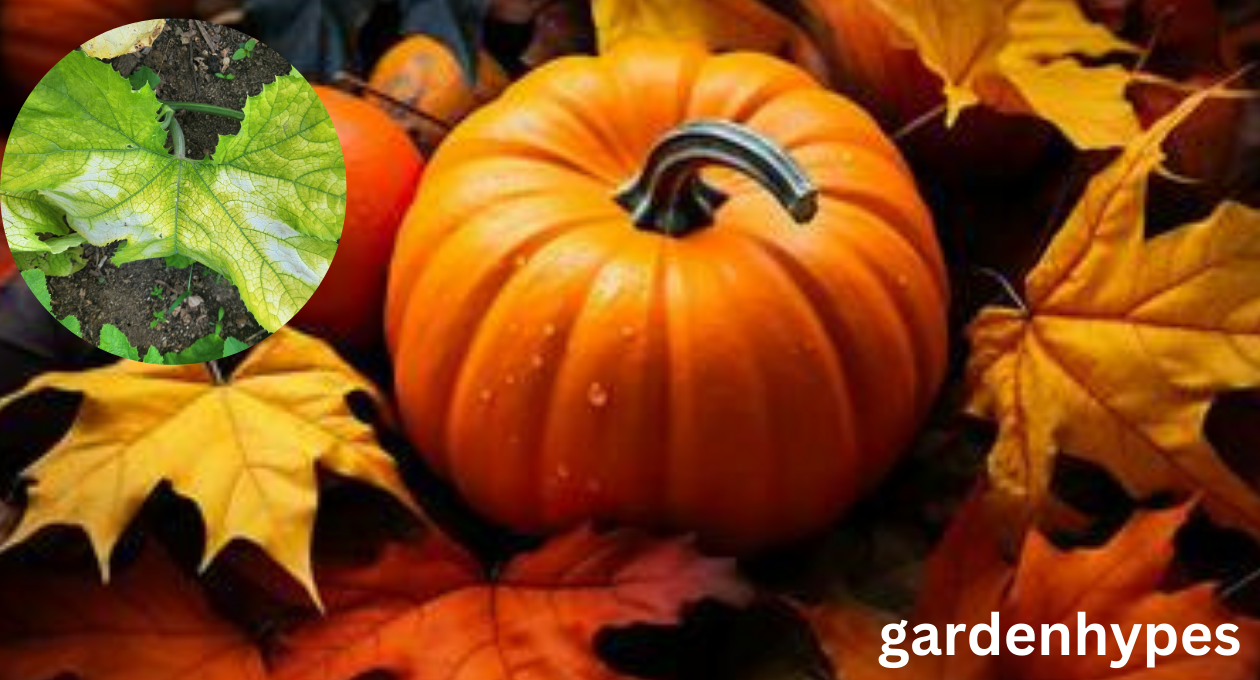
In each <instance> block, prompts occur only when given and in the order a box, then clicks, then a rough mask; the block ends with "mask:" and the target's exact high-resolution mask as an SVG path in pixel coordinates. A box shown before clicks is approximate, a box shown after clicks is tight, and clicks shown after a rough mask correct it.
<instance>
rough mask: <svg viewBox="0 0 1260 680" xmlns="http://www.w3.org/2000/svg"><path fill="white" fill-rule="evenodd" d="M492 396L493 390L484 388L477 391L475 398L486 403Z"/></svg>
mask: <svg viewBox="0 0 1260 680" xmlns="http://www.w3.org/2000/svg"><path fill="white" fill-rule="evenodd" d="M493 398H494V391H493V390H491V389H489V388H486V389H484V390H482V391H480V392H478V393H477V399H478V400H480V401H481V403H483V404H485V403H488V402H489V401H490V400H491V399H493Z"/></svg>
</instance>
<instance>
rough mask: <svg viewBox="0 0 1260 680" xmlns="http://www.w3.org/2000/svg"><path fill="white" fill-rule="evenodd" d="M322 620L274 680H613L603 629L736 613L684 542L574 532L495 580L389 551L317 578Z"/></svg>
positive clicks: (399, 548) (713, 574)
mask: <svg viewBox="0 0 1260 680" xmlns="http://www.w3.org/2000/svg"><path fill="white" fill-rule="evenodd" d="M319 583H320V589H321V592H322V593H323V594H324V597H325V599H326V601H327V603H328V608H329V612H328V616H327V617H325V618H322V619H316V620H313V621H310V622H308V623H306V624H305V625H302V626H300V627H298V628H297V629H296V630H294V631H292V632H291V634H289V635H288V636H287V637H285V638H283V639H282V642H281V648H282V651H281V653H280V654H279V655H278V660H277V663H276V664H275V673H274V676H273V677H274V678H276V680H347V679H349V678H355V677H360V676H361V675H362V674H364V673H367V672H369V671H372V670H377V671H384V672H387V673H391V674H393V675H394V676H396V677H405V678H409V679H411V680H452V679H454V678H459V679H460V680H506V679H508V678H525V677H546V678H551V679H552V680H570V679H571V680H612V679H614V678H619V677H621V676H619V675H617V674H615V673H614V672H613V671H612V670H611V669H609V668H608V667H606V666H605V665H604V664H603V663H602V662H601V661H600V660H599V659H598V658H597V657H596V656H595V653H594V651H593V649H592V643H593V640H594V637H595V635H596V634H597V633H598V632H599V631H600V630H601V629H603V628H606V627H610V626H624V625H629V624H632V623H655V624H669V623H674V622H676V621H677V620H678V618H679V614H680V610H681V608H682V607H683V606H684V605H686V604H688V603H691V602H695V601H697V600H700V599H702V598H706V597H712V598H718V599H722V600H725V601H728V602H733V603H739V602H743V601H744V600H745V599H746V598H747V597H748V592H747V589H746V587H745V586H744V585H743V584H742V583H741V582H740V581H739V579H738V578H737V577H736V575H735V569H734V563H733V562H732V561H730V560H718V559H707V558H704V557H701V556H700V555H698V554H697V553H696V552H694V551H693V550H692V548H691V547H690V545H689V544H688V543H686V542H684V541H678V540H675V541H658V540H652V539H648V538H646V537H644V536H642V535H639V534H633V533H629V532H620V533H613V534H607V535H599V534H596V533H594V532H591V531H588V530H580V531H576V532H574V533H570V534H568V535H565V536H563V537H560V538H557V539H554V540H553V541H551V542H550V543H548V544H546V545H545V546H544V547H543V548H541V549H540V550H538V551H537V552H534V553H530V554H526V555H523V556H521V557H518V558H516V559H515V560H513V561H512V562H511V563H509V564H508V565H507V567H506V568H505V569H504V570H503V571H502V572H501V573H500V574H499V576H498V577H497V578H495V579H494V580H493V581H484V580H482V579H481V578H480V577H479V575H478V573H477V570H476V568H475V565H474V564H473V562H472V561H471V560H470V559H469V558H468V557H467V556H466V555H465V554H464V553H462V552H461V551H459V550H457V549H455V550H453V549H452V548H451V546H450V545H448V544H441V543H436V542H429V543H426V544H420V545H416V544H393V545H391V546H389V547H388V548H386V550H385V551H384V553H383V554H382V555H381V557H380V558H379V559H378V560H377V561H376V562H375V563H374V564H372V565H369V566H367V567H360V568H354V569H329V570H326V571H321V573H320V575H319Z"/></svg>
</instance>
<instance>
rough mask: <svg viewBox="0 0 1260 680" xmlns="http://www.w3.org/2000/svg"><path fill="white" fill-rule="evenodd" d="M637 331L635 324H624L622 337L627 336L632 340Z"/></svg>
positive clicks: (626, 337)
mask: <svg viewBox="0 0 1260 680" xmlns="http://www.w3.org/2000/svg"><path fill="white" fill-rule="evenodd" d="M635 333H636V331H635V330H634V326H622V327H621V337H622V338H625V339H626V340H630V339H632V338H633V337H634V334H635Z"/></svg>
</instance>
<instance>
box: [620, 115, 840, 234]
mask: <svg viewBox="0 0 1260 680" xmlns="http://www.w3.org/2000/svg"><path fill="white" fill-rule="evenodd" d="M711 164H712V165H722V166H726V167H728V168H732V169H735V170H738V171H740V172H742V173H744V174H746V175H748V176H749V177H752V178H753V179H755V180H757V182H759V183H760V184H761V185H762V186H764V187H765V188H766V189H767V190H768V191H769V192H770V193H772V194H774V197H775V198H776V199H778V201H779V203H780V204H781V205H782V206H783V208H784V209H785V210H787V212H788V213H789V214H790V215H791V216H792V219H794V220H796V222H797V223H798V224H804V223H806V222H808V221H810V220H811V219H813V217H814V214H815V213H817V212H818V190H817V189H816V188H815V187H814V184H813V182H811V181H810V179H809V177H807V176H806V175H805V172H804V171H803V170H802V169H801V166H800V165H799V164H797V162H796V161H795V160H793V159H792V157H791V156H790V155H788V153H787V152H786V151H784V150H783V149H782V148H780V147H779V146H778V145H776V144H775V143H774V142H772V141H770V140H769V139H767V138H766V137H764V136H762V135H760V134H758V133H756V132H753V131H752V130H750V129H748V128H746V127H744V126H742V125H736V124H734V123H728V122H725V121H697V122H694V123H688V124H686V125H683V126H682V127H679V128H675V129H674V130H672V131H670V132H669V133H668V134H666V135H665V136H664V137H662V138H661V139H660V141H658V142H657V143H656V146H654V147H653V148H652V151H651V152H650V153H649V154H648V159H647V163H646V164H645V167H644V168H643V172H641V173H640V174H639V176H638V177H636V178H635V179H634V180H632V181H631V182H630V183H629V184H628V185H627V186H626V187H625V188H624V189H622V190H621V191H619V192H618V193H617V196H616V201H617V203H618V204H619V205H621V207H623V208H625V209H626V210H627V211H628V212H629V213H630V215H631V217H632V218H633V219H634V224H635V225H636V226H637V227H639V228H640V229H644V230H647V231H654V232H657V233H660V234H665V235H668V236H685V235H687V234H689V233H691V232H693V231H695V230H697V229H701V228H703V227H707V226H709V225H710V224H713V215H714V213H716V212H717V209H718V208H719V207H720V206H721V205H722V203H723V202H724V201H725V200H726V198H727V197H726V194H724V193H722V192H721V191H720V190H718V189H717V188H715V187H713V186H710V185H709V184H707V183H705V181H704V180H703V179H701V178H700V169H701V168H703V167H704V166H706V165H711Z"/></svg>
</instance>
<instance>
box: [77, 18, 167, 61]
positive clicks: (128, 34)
mask: <svg viewBox="0 0 1260 680" xmlns="http://www.w3.org/2000/svg"><path fill="white" fill-rule="evenodd" d="M164 28H166V19H152V20H149V21H138V22H136V23H134V24H127V25H126V26H119V27H118V28H115V29H114V30H112V31H106V32H105V33H102V34H100V35H98V36H96V37H95V38H92V39H91V40H89V41H87V42H85V43H83V51H84V52H85V53H87V55H88V56H89V57H96V58H97V59H113V58H114V57H121V56H122V55H124V54H131V53H132V52H138V51H139V50H142V49H144V48H146V47H149V46H151V45H153V41H154V40H157V37H158V36H159V35H161V34H162V29H164Z"/></svg>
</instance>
